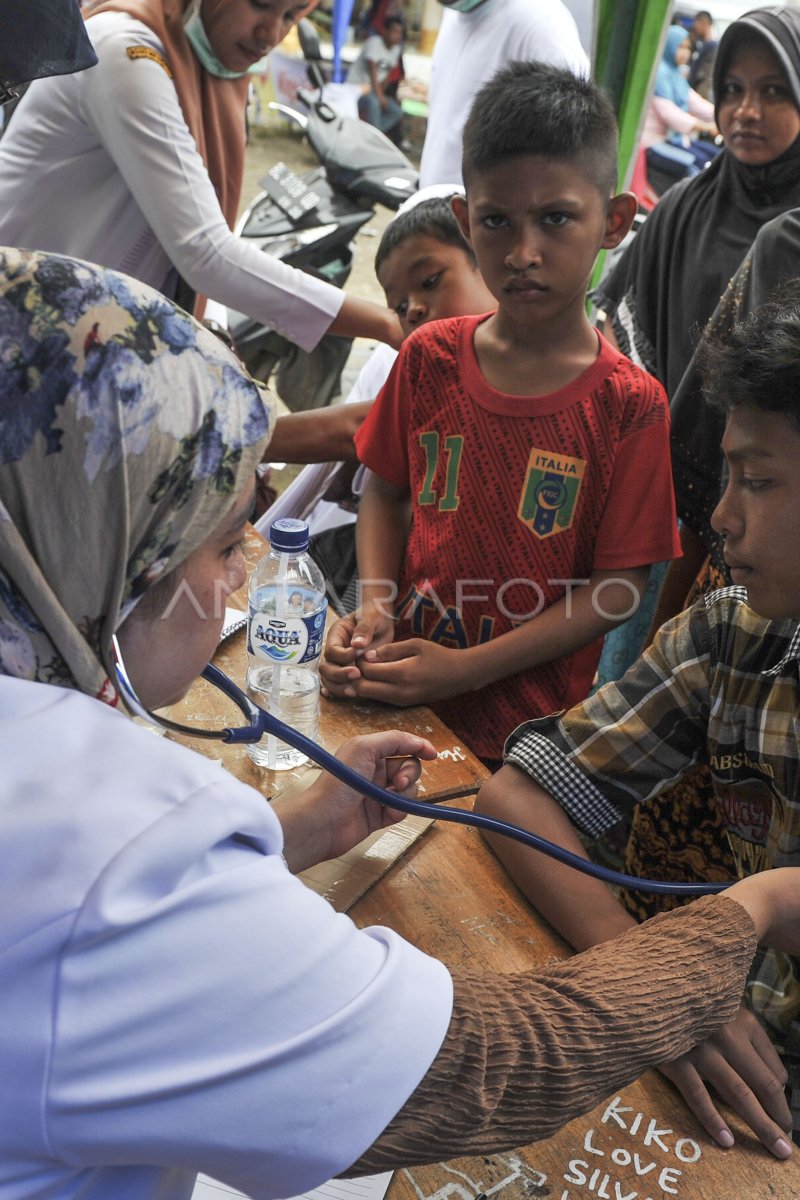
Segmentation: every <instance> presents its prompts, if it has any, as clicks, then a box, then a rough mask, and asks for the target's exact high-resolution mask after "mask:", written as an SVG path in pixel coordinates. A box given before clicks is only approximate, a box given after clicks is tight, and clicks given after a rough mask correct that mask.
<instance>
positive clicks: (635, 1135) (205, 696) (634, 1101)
mask: <svg viewBox="0 0 800 1200" xmlns="http://www.w3.org/2000/svg"><path fill="white" fill-rule="evenodd" d="M255 537H257V535H255ZM255 547H256V543H255V542H253V543H251V547H250V549H251V551H252V549H253V548H255ZM215 661H218V662H219V664H220V665H221V666H222V667H223V669H225V670H227V671H228V672H229V673H230V674H231V675H232V676H233V677H234V678H236V679H237V680H238V681H241V680H242V678H243V674H244V646H243V635H242V634H239V635H236V636H235V637H234V638H233V639H231V640H230V642H229V643H226V644H225V645H224V646H223V647H222V648H221V650H220V652H219V654H218V656H217V659H215ZM206 687H207V685H203V687H202V688H201V689H200V692H199V693H198V694H195V693H194V692H193V693H192V697H191V699H190V701H186V702H184V704H183V705H182V706H180V709H179V710H173V713H175V712H176V711H178V715H179V716H180V717H185V716H187V715H190V716H194V717H197V718H199V719H201V720H202V719H209V718H213V717H215V716H216V715H217V713H218V709H219V699H218V693H216V692H215V691H214V689H211V688H208V690H207V691H206V690H205V688H206ZM321 725H322V736H323V740H324V742H325V744H326V745H328V746H330V747H333V748H335V746H336V745H337V744H338V743H339V742H340V741H342V740H343V739H344V738H345V737H347V736H350V735H351V734H352V733H355V732H367V731H369V730H370V729H381V728H387V727H389V726H395V727H398V728H403V729H410V730H413V731H414V732H415V733H422V734H424V736H426V737H430V738H431V740H432V741H433V742H434V744H435V745H436V746H437V748H438V749H440V750H444V751H445V752H446V757H445V759H444V760H443V761H442V760H438V761H437V762H436V763H435V764H432V765H428V766H426V767H425V770H424V774H423V791H424V792H425V793H426V794H428V795H429V796H436V795H441V794H444V793H447V792H451V791H457V792H467V793H471V792H474V791H475V790H476V788H477V786H479V784H480V781H481V779H482V778H484V777H485V771H484V768H483V767H482V766H481V764H480V763H479V762H478V761H477V760H476V759H475V758H474V757H473V756H472V755H471V754H470V752H469V751H467V750H466V749H465V748H464V747H463V746H461V745H460V744H459V742H458V740H457V739H456V738H455V737H454V735H453V734H452V733H451V732H450V731H449V730H448V729H447V727H446V726H444V725H443V724H442V723H441V722H440V721H438V720H437V718H435V717H434V716H433V714H432V713H430V712H429V711H428V710H427V709H424V708H416V709H394V708H388V707H386V706H383V705H375V704H369V705H360V704H356V703H349V704H348V703H344V702H338V703H337V702H333V701H323V707H322V714H321ZM209 746H210V747H211V750H210V752H211V753H212V754H214V755H215V756H217V757H221V758H222V759H223V761H224V762H225V765H226V766H227V767H228V768H229V769H230V770H231V771H232V772H233V773H234V774H235V775H237V776H238V777H239V778H241V779H243V780H244V781H245V782H248V783H251V784H253V785H254V786H256V787H259V788H260V789H261V790H263V791H265V792H266V793H267V794H270V793H274V791H275V790H276V788H277V789H283V788H285V787H289V786H292V787H295V786H298V785H300V784H302V783H303V782H304V781H305V780H307V779H308V778H310V777H311V776H310V775H309V771H308V768H299V769H297V770H296V771H291V772H281V773H280V776H282V778H279V777H278V773H274V772H268V771H265V770H264V769H263V768H259V767H256V766H254V764H253V763H251V761H250V759H249V758H248V757H247V755H246V752H245V750H244V748H243V747H226V746H221V745H220V744H218V743H210V744H209V743H202V742H201V743H197V744H196V748H197V749H199V750H200V751H201V752H204V753H208V752H209ZM461 803H462V804H463V803H464V802H463V801H462V802H461ZM467 803H468V802H467ZM415 820H416V819H415V818H409V819H408V821H407V822H403V824H402V825H400V826H396V827H395V829H393V830H387V831H385V832H384V833H383V834H380V835H377V840H376V839H373V842H374V845H373V847H372V848H371V849H368V850H367V851H366V853H364V852H354V853H353V854H352V855H351V856H346V857H345V859H344V860H337V863H336V864H334V867H333V869H332V873H331V874H329V875H328V876H324V875H323V876H322V877H315V876H314V875H313V873H311V875H310V878H309V882H310V883H311V884H312V886H315V887H316V889H317V890H318V891H320V892H322V893H323V894H325V895H327V896H328V898H329V899H330V900H331V903H333V904H334V905H335V907H337V908H338V909H339V910H340V911H344V910H349V911H350V914H351V916H352V917H353V919H354V920H355V921H356V923H357V924H358V925H360V926H362V927H363V926H366V925H372V924H385V925H388V926H391V927H392V928H393V929H396V930H398V931H399V932H400V933H401V934H403V935H404V936H405V937H407V938H408V939H409V940H410V941H412V942H414V943H415V944H416V945H418V946H419V947H421V949H423V950H425V951H427V952H428V953H430V954H433V955H435V956H436V957H437V958H440V959H441V960H442V961H443V962H445V963H446V964H447V965H448V966H450V967H462V966H470V967H482V968H484V969H485V970H486V971H487V972H488V973H495V972H496V973H506V972H511V971H523V970H527V969H529V968H531V967H535V966H537V965H544V964H547V963H550V962H553V961H554V960H556V959H561V958H564V957H566V956H568V954H569V948H568V947H567V945H566V944H565V943H564V942H563V941H562V940H561V939H560V938H559V937H558V936H557V935H556V934H555V933H554V932H553V931H552V929H551V928H550V927H549V926H548V925H547V924H546V922H545V921H543V920H542V918H541V917H539V916H538V914H537V913H535V912H534V911H533V910H532V909H531V907H530V905H528V903H527V901H525V899H524V898H523V897H522V896H521V894H520V893H519V892H518V891H517V889H516V888H515V887H514V886H513V884H511V883H510V881H509V879H508V877H507V876H506V874H505V872H504V871H503V870H502V868H501V867H500V866H499V864H498V863H497V860H496V859H495V858H494V856H493V855H492V853H491V852H490V851H489V850H488V848H487V847H486V845H485V844H484V842H483V841H482V839H481V837H480V835H479V834H478V833H477V832H476V831H475V830H473V829H469V828H465V827H462V826H456V825H453V824H446V823H444V822H435V823H430V822H422V823H420V825H419V826H414V825H412V826H411V828H410V831H404V827H405V826H407V825H408V824H409V822H414V821H415ZM401 831H404V832H401ZM394 839H399V840H394ZM381 843H383V844H381ZM359 897H360V898H359ZM442 1103H443V1104H446V1103H447V1098H446V1097H442ZM731 1123H732V1127H733V1129H734V1132H735V1135H736V1138H737V1145H736V1147H735V1148H734V1149H733V1150H728V1151H724V1150H721V1149H719V1148H717V1147H716V1146H714V1145H713V1144H712V1143H711V1141H710V1139H709V1138H708V1137H707V1136H706V1135H705V1133H704V1132H703V1131H702V1130H701V1129H700V1127H699V1125H698V1124H697V1122H696V1121H695V1119H694V1118H693V1117H692V1115H691V1114H690V1113H689V1111H688V1109H687V1108H686V1107H685V1105H684V1104H683V1101H682V1100H681V1098H680V1097H679V1095H678V1094H677V1092H675V1091H674V1090H673V1089H672V1087H671V1086H670V1085H669V1084H668V1083H667V1082H666V1081H665V1080H663V1079H662V1078H661V1076H659V1075H658V1074H656V1073H655V1072H650V1073H648V1074H647V1075H645V1076H644V1077H643V1078H642V1079H641V1080H639V1082H637V1083H636V1084H633V1085H631V1086H630V1087H627V1088H625V1089H624V1090H622V1091H621V1092H619V1093H614V1094H612V1095H611V1096H610V1097H609V1099H608V1102H606V1103H604V1104H601V1105H599V1106H598V1107H597V1108H596V1109H595V1110H594V1111H593V1112H591V1113H589V1114H588V1115H587V1116H584V1117H580V1118H578V1119H577V1120H575V1121H573V1122H572V1123H571V1124H570V1125H568V1126H566V1127H565V1128H564V1129H563V1130H561V1132H560V1133H558V1134H556V1135H555V1136H554V1137H552V1138H549V1139H548V1140H547V1141H544V1142H539V1143H536V1144H534V1145H532V1146H529V1147H526V1148H523V1149H519V1150H517V1151H514V1152H509V1153H505V1154H497V1155H493V1156H491V1157H481V1158H465V1159H458V1160H455V1161H452V1162H449V1163H446V1164H439V1165H437V1166H431V1167H420V1168H415V1169H414V1170H410V1171H409V1170H402V1171H398V1172H397V1173H396V1174H395V1176H394V1179H393V1181H392V1184H391V1186H390V1191H389V1200H476V1198H477V1197H479V1196H480V1195H481V1194H483V1195H484V1196H486V1197H492V1196H500V1195H502V1197H503V1200H539V1198H542V1200H544V1198H545V1197H547V1198H549V1200H667V1198H670V1200H671V1198H672V1197H680V1198H681V1200H800V1152H798V1153H797V1156H796V1158H795V1159H794V1160H793V1161H791V1162H789V1163H779V1162H778V1161H777V1160H776V1159H774V1158H772V1156H771V1155H770V1154H768V1153H767V1151H766V1150H763V1149H762V1148H761V1147H760V1145H759V1144H758V1143H757V1142H756V1140H755V1138H754V1137H753V1136H752V1134H750V1133H749V1132H748V1131H746V1130H745V1128H744V1126H743V1125H742V1124H741V1123H740V1122H738V1121H737V1120H735V1119H733V1118H732V1119H731Z"/></svg>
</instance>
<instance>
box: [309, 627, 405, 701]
mask: <svg viewBox="0 0 800 1200" xmlns="http://www.w3.org/2000/svg"><path fill="white" fill-rule="evenodd" d="M394 629H395V625H394V621H393V620H392V618H391V617H390V616H387V615H386V614H385V613H383V611H382V610H381V609H380V608H379V607H377V606H376V607H374V608H370V609H369V610H366V611H360V610H356V612H354V613H349V614H348V615H347V616H346V617H340V618H339V620H338V621H336V622H335V623H334V624H333V625H331V627H330V629H329V630H328V636H327V638H326V640H325V649H324V651H323V653H322V658H321V660H320V664H319V673H320V676H321V678H322V693H323V695H325V696H346V697H348V698H352V697H353V696H358V695H361V694H362V692H361V689H360V687H359V682H360V680H361V671H360V668H359V665H357V664H360V661H361V657H362V655H363V654H364V652H365V650H366V648H367V647H372V648H374V647H376V646H381V645H383V644H384V643H385V642H391V640H392V638H393V637H394Z"/></svg>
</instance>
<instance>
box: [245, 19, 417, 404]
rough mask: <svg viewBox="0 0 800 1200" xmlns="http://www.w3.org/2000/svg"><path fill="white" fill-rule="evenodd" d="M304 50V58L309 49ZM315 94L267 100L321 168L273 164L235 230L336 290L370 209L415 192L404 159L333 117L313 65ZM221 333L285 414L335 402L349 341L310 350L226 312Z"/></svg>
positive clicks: (370, 130) (351, 122)
mask: <svg viewBox="0 0 800 1200" xmlns="http://www.w3.org/2000/svg"><path fill="white" fill-rule="evenodd" d="M308 45H309V43H308V39H306V41H305V42H304V50H305V53H306V58H307V60H309V57H310V54H311V53H312V52H313V50H309V48H308ZM307 72H308V76H309V81H310V83H311V84H312V85H313V88H314V89H315V90H313V91H311V90H308V89H303V88H300V89H298V93H297V95H298V100H300V102H301V103H302V104H303V105H304V107H305V109H306V111H305V112H301V111H298V110H296V109H294V108H290V107H289V106H288V105H285V104H279V103H276V102H272V103H271V104H270V106H269V107H270V109H272V110H273V111H277V112H280V113H281V114H282V115H283V116H285V117H286V118H287V119H288V120H290V121H292V122H294V123H295V124H296V125H298V126H299V127H300V128H301V129H302V130H303V132H304V133H305V136H306V138H307V140H308V142H309V145H310V146H311V147H312V149H313V150H314V152H315V154H316V155H317V158H318V159H319V161H320V166H319V167H317V168H315V169H314V170H312V171H309V172H306V173H305V174H303V175H296V174H295V173H294V172H293V171H291V170H290V169H289V168H288V167H287V166H286V165H285V164H284V163H280V162H279V163H276V164H275V166H274V167H272V168H271V169H270V170H269V171H268V172H267V174H266V175H265V176H264V178H263V179H261V180H259V186H260V187H261V188H262V189H263V190H262V191H261V192H260V193H259V194H258V195H257V196H256V198H255V199H254V200H253V202H252V203H251V204H250V205H249V207H248V208H247V209H246V211H245V212H244V213H243V214H242V217H241V218H240V220H239V222H238V224H237V226H236V230H235V232H236V233H237V235H238V236H239V237H243V238H248V239H251V240H252V241H254V242H255V244H256V245H257V246H258V247H259V248H260V249H261V250H262V251H263V252H264V253H265V254H271V255H273V256H274V257H275V258H278V259H280V260H281V261H282V262H284V263H287V264H288V265H290V266H293V267H298V268H300V269H301V270H303V271H308V272H309V273H310V274H312V275H316V276H317V277H318V278H320V279H324V280H327V282H329V283H332V284H334V285H335V286H337V287H343V286H344V284H345V282H346V280H347V278H348V276H349V274H350V269H351V266H352V261H353V241H354V238H355V236H356V234H357V233H358V231H359V230H360V229H361V228H362V227H363V226H364V225H365V224H366V223H367V222H368V221H369V220H370V219H371V218H372V216H373V215H374V211H375V205H376V204H383V205H385V206H386V207H387V208H390V209H397V208H399V206H400V205H401V204H402V202H403V201H404V200H406V199H407V198H408V197H409V196H411V195H412V194H413V193H414V192H415V191H416V190H417V188H418V186H419V175H418V172H417V170H416V168H415V167H414V166H413V165H412V163H411V162H410V161H409V159H408V158H407V157H406V155H405V154H404V153H403V152H402V151H401V150H400V149H399V148H398V147H397V146H395V145H394V143H393V142H391V141H390V140H389V138H387V137H386V136H385V134H383V133H381V132H380V131H379V130H378V129H375V128H374V127H373V126H372V125H368V124H367V123H366V122H364V121H362V120H360V119H359V118H357V117H351V116H347V115H344V114H342V113H340V112H337V111H335V110H334V109H333V108H332V107H331V105H330V104H328V103H327V101H326V100H325V82H326V81H325V78H324V74H323V72H322V68H321V65H320V62H319V61H315V60H313V59H310V60H309V61H308V63H307ZM228 330H229V332H230V335H231V337H232V339H233V342H234V344H235V346H236V349H237V352H238V353H239V355H240V357H241V358H242V359H243V361H244V363H245V366H246V367H247V369H248V370H249V371H250V373H251V375H253V376H254V377H256V378H258V379H265V380H266V379H269V378H272V382H273V384H274V386H275V388H276V390H277V392H278V394H279V395H280V396H281V398H282V399H283V400H284V401H285V402H286V403H287V404H288V406H289V407H290V408H291V409H293V410H294V411H297V410H299V409H301V408H321V407H324V406H325V405H326V404H328V403H329V402H330V400H331V399H332V398H333V396H334V395H336V393H337V391H338V386H339V377H340V375H341V371H342V368H343V367H344V364H345V362H346V361H347V357H348V355H349V352H350V347H351V345H352V339H350V338H344V337H337V336H335V335H332V334H326V335H325V337H323V338H322V339H321V341H320V342H319V344H318V345H317V346H316V347H315V348H314V350H312V351H310V352H306V351H304V350H301V349H300V348H299V347H297V346H295V345H294V344H293V343H291V342H289V341H287V340H286V339H285V338H283V337H282V336H281V335H279V334H277V333H275V332H274V331H273V330H270V329H268V328H266V327H265V326H264V325H262V324H260V323H259V322H258V321H255V320H253V319H252V318H251V317H248V316H245V315H244V314H242V313H237V312H234V311H233V310H230V309H229V310H228Z"/></svg>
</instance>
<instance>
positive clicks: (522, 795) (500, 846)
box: [475, 766, 635, 950]
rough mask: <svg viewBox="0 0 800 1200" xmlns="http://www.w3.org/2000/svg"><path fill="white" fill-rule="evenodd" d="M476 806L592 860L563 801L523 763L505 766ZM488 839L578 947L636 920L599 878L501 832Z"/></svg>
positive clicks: (550, 918)
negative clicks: (525, 767) (574, 868)
mask: <svg viewBox="0 0 800 1200" xmlns="http://www.w3.org/2000/svg"><path fill="white" fill-rule="evenodd" d="M475 808H476V811H478V812H483V813H487V814H488V815H490V816H493V817H499V818H500V819H501V820H505V821H510V822H512V823H513V824H515V825H521V826H522V827H523V828H525V829H529V830H530V831H531V832H532V833H536V834H539V835H540V836H541V837H544V838H546V839H547V840H548V841H550V842H555V843H556V844H557V845H559V846H563V847H564V848H565V849H567V850H571V851H572V852H573V853H574V854H577V855H578V856H579V857H580V858H584V859H585V858H588V856H587V854H586V852H585V850H584V849H583V845H582V844H581V841H580V839H579V837H578V835H577V832H576V830H575V827H574V826H573V825H572V822H571V821H570V820H569V818H568V817H567V816H566V814H565V813H564V811H563V810H562V809H561V807H560V806H559V804H558V803H557V802H556V801H555V800H554V799H553V798H552V797H551V796H549V795H548V793H547V792H546V791H544V789H543V788H540V787H539V786H538V784H536V783H534V781H533V780H532V779H531V778H530V777H529V776H528V775H526V774H525V773H524V772H523V771H521V770H519V769H518V768H517V767H513V766H504V767H502V768H501V769H500V771H498V772H497V774H496V775H494V776H493V777H492V778H491V779H490V780H489V781H488V782H487V783H485V784H484V785H483V787H482V788H481V790H480V792H479V793H478V798H477V801H476V804H475ZM487 841H488V842H489V844H490V845H491V847H492V849H493V850H494V852H495V854H496V855H497V857H498V858H499V859H500V861H501V863H502V864H503V866H504V867H505V869H506V870H507V871H508V873H509V875H510V876H511V878H512V879H513V880H514V882H515V883H516V884H517V886H518V887H519V889H520V890H521V891H522V892H523V893H524V895H525V896H527V898H528V899H529V900H530V902H531V904H533V906H534V908H536V909H537V911H538V912H540V913H541V914H542V916H543V917H545V918H546V919H547V920H548V921H549V922H550V924H551V925H552V926H553V928H554V929H556V930H557V931H558V932H559V933H560V934H561V936H562V937H564V938H566V940H567V941H568V942H569V943H570V945H572V946H574V947H575V948H576V950H585V949H586V948H587V947H589V946H594V945H596V944H597V943H598V942H604V941H607V940H608V939H609V938H612V937H615V936H616V935H617V934H618V933H623V932H624V931H625V930H626V929H629V928H631V926H632V925H634V924H635V922H634V920H633V918H632V917H630V916H629V915H628V913H627V912H626V911H625V909H624V908H623V907H622V905H621V904H620V903H619V901H618V900H617V899H616V897H615V896H614V895H613V893H612V892H611V891H610V889H609V888H608V887H606V885H605V884H604V883H601V882H600V881H599V880H597V879H592V878H591V877H590V876H588V875H583V874H580V873H579V872H578V871H576V870H573V869H572V868H571V867H568V866H565V865H564V864H562V863H559V862H557V861H556V860H555V859H552V858H548V857H547V856H545V855H544V854H540V853H539V852H538V851H536V850H531V849H529V848H528V847H527V846H523V845H522V844H521V843H520V842H515V841H512V840H511V839H510V838H507V837H502V836H500V835H499V834H498V835H495V834H492V835H487Z"/></svg>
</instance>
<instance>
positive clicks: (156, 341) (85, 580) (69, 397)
mask: <svg viewBox="0 0 800 1200" xmlns="http://www.w3.org/2000/svg"><path fill="white" fill-rule="evenodd" d="M269 425H270V414H269V401H268V399H267V398H266V394H265V392H264V391H262V390H261V388H260V387H259V386H258V385H257V384H255V383H254V382H253V380H251V379H250V377H249V376H248V375H247V374H246V372H245V371H244V370H243V368H242V367H241V365H240V364H239V362H238V360H237V359H236V358H235V357H234V355H232V354H231V353H230V352H229V351H228V350H227V349H226V348H225V347H224V346H223V345H222V343H221V342H220V341H218V339H217V338H215V337H214V336H213V335H212V334H211V333H209V332H208V331H207V330H205V329H203V328H202V326H200V325H198V324H197V323H196V322H195V321H194V320H193V319H192V318H191V317H189V316H187V315H186V314H185V313H183V312H181V311H180V310H179V309H176V308H175V306H174V305H173V304H171V303H169V301H167V300H165V299H164V297H163V296H161V295H160V294H159V293H157V292H155V291H153V290H152V289H150V288H148V287H146V286H145V285H144V284H141V283H138V282H137V281H135V280H133V279H129V278H127V277H126V276H123V275H119V274H117V273H115V272H113V271H108V270H105V269H104V268H102V267H98V266H94V265H92V264H90V263H85V262H80V261H78V260H76V259H70V258H64V257H61V256H60V255H54V254H43V253H31V252H29V251H23V250H8V249H0V674H6V675H14V676H17V677H20V678H24V679H32V680H39V681H42V682H46V683H54V684H58V685H60V686H63V687H73V688H78V689H79V690H80V691H83V692H87V693H88V694H89V695H92V696H98V697H101V698H103V699H107V700H111V701H112V702H113V700H114V698H115V697H114V693H113V689H112V688H111V686H110V684H109V681H108V675H109V665H110V664H109V658H108V655H109V647H110V641H111V635H112V634H113V633H114V632H115V630H116V629H117V628H118V627H119V626H120V624H121V623H122V622H123V621H124V619H125V617H126V616H127V615H128V614H129V613H130V611H131V609H132V608H133V607H134V605H135V604H136V602H137V601H138V599H139V598H140V597H141V596H142V594H143V593H144V592H145V591H146V589H147V588H148V587H150V586H151V585H152V584H153V583H155V582H156V581H157V580H159V579H161V578H162V577H163V576H164V575H166V574H167V572H169V571H171V570H172V569H173V568H174V567H176V566H178V565H179V564H180V563H181V562H183V561H184V559H186V558H187V557H188V556H189V555H190V554H191V553H192V551H193V550H195V549H196V548H197V547H198V546H199V545H200V544H201V543H202V542H203V541H204V540H205V539H206V537H208V535H209V534H210V533H211V532H212V531H213V530H214V529H215V528H216V527H217V526H218V525H219V523H220V521H221V520H222V519H223V517H224V516H225V514H226V513H227V512H228V510H229V509H230V508H231V507H232V505H233V503H234V501H235V498H236V496H237V494H238V493H239V492H240V491H241V490H242V488H243V487H244V486H245V484H246V482H247V480H248V478H249V477H250V476H252V474H253V472H254V471H255V467H256V464H257V463H258V462H259V461H260V459H261V456H262V453H263V450H264V448H265V446H266V443H267V439H268V434H269Z"/></svg>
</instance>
